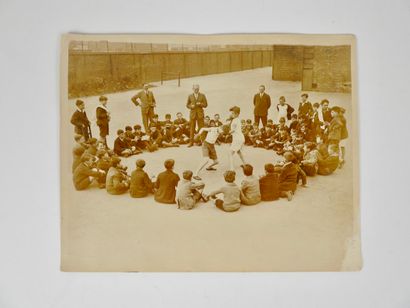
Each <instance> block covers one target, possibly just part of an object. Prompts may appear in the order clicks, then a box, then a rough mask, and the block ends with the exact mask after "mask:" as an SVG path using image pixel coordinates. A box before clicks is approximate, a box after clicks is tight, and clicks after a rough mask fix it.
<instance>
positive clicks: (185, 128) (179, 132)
mask: <svg viewBox="0 0 410 308" xmlns="http://www.w3.org/2000/svg"><path fill="white" fill-rule="evenodd" d="M174 138H176V139H177V141H178V143H179V144H187V143H189V125H188V121H187V120H186V119H184V118H183V116H182V113H181V112H178V113H177V118H176V119H175V121H174Z"/></svg>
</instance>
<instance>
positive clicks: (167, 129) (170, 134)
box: [161, 113, 178, 144]
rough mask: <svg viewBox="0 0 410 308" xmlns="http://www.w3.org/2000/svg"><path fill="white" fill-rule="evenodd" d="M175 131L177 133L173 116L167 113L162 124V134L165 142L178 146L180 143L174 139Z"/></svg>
mask: <svg viewBox="0 0 410 308" xmlns="http://www.w3.org/2000/svg"><path fill="white" fill-rule="evenodd" d="M174 131H175V126H174V122H173V121H172V120H171V115H170V114H169V113H167V114H166V115H165V121H164V122H162V131H161V134H162V136H163V138H164V139H163V140H164V141H165V142H167V143H170V144H177V143H178V141H177V139H176V138H174Z"/></svg>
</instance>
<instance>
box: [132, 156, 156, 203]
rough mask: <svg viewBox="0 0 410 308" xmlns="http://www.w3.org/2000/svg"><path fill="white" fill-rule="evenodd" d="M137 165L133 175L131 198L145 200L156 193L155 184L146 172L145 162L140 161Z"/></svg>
mask: <svg viewBox="0 0 410 308" xmlns="http://www.w3.org/2000/svg"><path fill="white" fill-rule="evenodd" d="M135 164H136V169H135V170H134V171H133V172H132V173H131V182H130V196H131V197H132V198H143V197H146V196H148V195H149V194H152V193H153V192H154V184H153V183H152V181H151V179H150V177H149V176H148V174H147V173H146V172H145V171H144V167H145V160H143V159H138V160H137V161H136V163H135Z"/></svg>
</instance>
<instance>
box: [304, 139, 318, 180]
mask: <svg viewBox="0 0 410 308" xmlns="http://www.w3.org/2000/svg"><path fill="white" fill-rule="evenodd" d="M318 160H319V152H318V150H317V149H316V144H315V143H313V142H306V143H305V146H304V155H303V159H302V161H301V162H300V163H301V167H302V169H303V171H305V173H306V175H308V176H314V175H315V174H316V172H317V169H318Z"/></svg>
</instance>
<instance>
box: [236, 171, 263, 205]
mask: <svg viewBox="0 0 410 308" xmlns="http://www.w3.org/2000/svg"><path fill="white" fill-rule="evenodd" d="M242 169H243V174H244V175H245V179H244V180H243V181H242V184H241V202H242V204H244V205H255V204H258V203H259V202H260V201H261V192H260V187H259V180H258V179H257V178H256V177H255V176H254V175H253V167H252V166H251V165H249V164H246V165H243V166H242Z"/></svg>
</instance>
